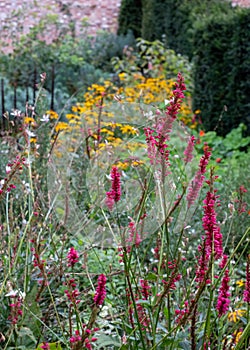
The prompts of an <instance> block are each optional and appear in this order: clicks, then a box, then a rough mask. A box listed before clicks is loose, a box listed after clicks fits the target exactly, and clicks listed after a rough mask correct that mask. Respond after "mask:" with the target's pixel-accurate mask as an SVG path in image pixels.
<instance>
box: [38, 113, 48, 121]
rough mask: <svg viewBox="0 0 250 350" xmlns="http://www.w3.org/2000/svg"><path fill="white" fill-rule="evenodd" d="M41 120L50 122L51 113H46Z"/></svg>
mask: <svg viewBox="0 0 250 350" xmlns="http://www.w3.org/2000/svg"><path fill="white" fill-rule="evenodd" d="M40 121H41V122H45V123H48V121H49V114H44V115H43V116H42V118H41V119H40Z"/></svg>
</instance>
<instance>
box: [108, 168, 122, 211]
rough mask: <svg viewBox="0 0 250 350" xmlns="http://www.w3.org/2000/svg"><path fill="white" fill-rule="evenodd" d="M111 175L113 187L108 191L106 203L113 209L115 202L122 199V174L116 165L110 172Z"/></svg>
mask: <svg viewBox="0 0 250 350" xmlns="http://www.w3.org/2000/svg"><path fill="white" fill-rule="evenodd" d="M110 177H111V189H110V191H108V192H106V200H105V203H106V205H107V207H108V208H109V210H112V209H113V206H114V204H115V203H117V202H119V200H120V199H121V179H120V178H121V175H120V173H119V171H118V168H117V167H116V166H113V167H112V169H111V173H110Z"/></svg>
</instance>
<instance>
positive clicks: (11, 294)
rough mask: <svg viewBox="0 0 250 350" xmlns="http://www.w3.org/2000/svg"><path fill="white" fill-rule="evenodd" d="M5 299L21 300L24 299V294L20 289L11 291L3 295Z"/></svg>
mask: <svg viewBox="0 0 250 350" xmlns="http://www.w3.org/2000/svg"><path fill="white" fill-rule="evenodd" d="M5 296H6V297H14V298H15V297H17V296H19V297H21V298H22V299H25V296H26V294H25V293H24V292H22V291H21V290H20V289H17V290H11V291H10V292H9V293H7V294H5Z"/></svg>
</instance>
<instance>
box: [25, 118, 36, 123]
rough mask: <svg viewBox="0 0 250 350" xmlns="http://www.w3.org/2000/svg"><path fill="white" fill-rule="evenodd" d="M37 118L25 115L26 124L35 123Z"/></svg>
mask: <svg viewBox="0 0 250 350" xmlns="http://www.w3.org/2000/svg"><path fill="white" fill-rule="evenodd" d="M34 123H35V119H34V118H31V117H24V124H34Z"/></svg>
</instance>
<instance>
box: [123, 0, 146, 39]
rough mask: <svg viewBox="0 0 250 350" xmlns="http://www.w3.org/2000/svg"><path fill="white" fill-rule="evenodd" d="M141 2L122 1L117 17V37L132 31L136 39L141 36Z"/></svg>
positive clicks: (138, 0) (137, 0) (139, 0)
mask: <svg viewBox="0 0 250 350" xmlns="http://www.w3.org/2000/svg"><path fill="white" fill-rule="evenodd" d="M142 1H143V0H122V2H121V7H120V12H119V17H118V31H117V34H118V35H126V34H127V33H128V32H129V31H132V32H133V34H134V36H135V37H136V38H138V37H140V36H141V21H142Z"/></svg>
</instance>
